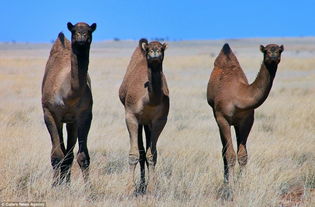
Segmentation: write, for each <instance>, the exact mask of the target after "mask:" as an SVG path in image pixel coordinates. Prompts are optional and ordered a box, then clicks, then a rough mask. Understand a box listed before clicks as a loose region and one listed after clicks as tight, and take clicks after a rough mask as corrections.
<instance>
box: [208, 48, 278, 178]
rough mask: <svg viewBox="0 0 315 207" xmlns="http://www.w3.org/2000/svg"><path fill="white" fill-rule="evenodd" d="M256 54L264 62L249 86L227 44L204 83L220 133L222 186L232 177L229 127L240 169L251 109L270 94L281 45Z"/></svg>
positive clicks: (252, 113)
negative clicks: (206, 85) (261, 56)
mask: <svg viewBox="0 0 315 207" xmlns="http://www.w3.org/2000/svg"><path fill="white" fill-rule="evenodd" d="M260 50H261V52H262V53H263V54H264V59H263V62H262V64H261V67H260V71H259V73H258V75H257V77H256V79H255V81H254V82H253V83H252V84H248V81H247V79H246V76H245V74H244V72H243V70H242V68H241V66H240V64H239V62H238V61H237V58H236V57H235V55H234V53H233V52H232V50H231V49H230V47H229V45H228V44H225V45H224V46H223V48H222V50H221V52H220V54H219V55H218V57H217V58H216V60H215V62H214V69H213V71H212V73H211V76H210V80H209V83H208V89H207V99H208V103H209V105H210V106H211V107H212V109H213V114H214V117H215V120H216V122H217V124H218V127H219V130H220V136H221V141H222V145H223V149H222V157H223V161H224V180H225V182H226V183H228V181H229V180H231V179H232V178H231V177H233V174H234V165H235V161H236V155H235V151H234V149H233V144H232V137H231V129H230V128H231V125H233V126H234V129H235V133H236V139H237V158H238V163H239V165H240V166H241V168H242V167H243V166H245V165H246V163H247V150H246V141H247V137H248V134H249V132H250V130H251V128H252V125H253V123H254V109H256V108H257V107H259V106H260V105H261V104H262V103H263V102H264V101H265V100H266V98H267V96H268V94H269V92H270V89H271V87H272V83H273V80H274V77H275V75H276V72H277V67H278V64H279V62H280V58H281V53H282V51H283V45H281V46H278V45H275V44H270V45H267V46H266V47H264V46H262V45H261V46H260Z"/></svg>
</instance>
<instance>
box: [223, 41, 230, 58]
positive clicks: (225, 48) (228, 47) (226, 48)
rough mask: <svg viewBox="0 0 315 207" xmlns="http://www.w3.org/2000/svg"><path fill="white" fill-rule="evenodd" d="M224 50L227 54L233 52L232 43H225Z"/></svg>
mask: <svg viewBox="0 0 315 207" xmlns="http://www.w3.org/2000/svg"><path fill="white" fill-rule="evenodd" d="M222 51H223V53H224V54H225V55H228V54H230V53H231V52H232V50H231V48H230V45H229V44H228V43H225V44H224V45H223V47H222Z"/></svg>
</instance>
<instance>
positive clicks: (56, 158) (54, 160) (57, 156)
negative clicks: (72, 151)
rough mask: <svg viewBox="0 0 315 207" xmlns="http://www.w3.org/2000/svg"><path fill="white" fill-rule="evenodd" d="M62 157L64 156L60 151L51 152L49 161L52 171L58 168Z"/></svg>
mask: <svg viewBox="0 0 315 207" xmlns="http://www.w3.org/2000/svg"><path fill="white" fill-rule="evenodd" d="M64 157H65V156H64V154H63V153H62V152H61V151H60V152H58V151H56V150H53V152H52V153H51V157H50V161H51V165H52V167H53V169H54V170H55V169H57V168H60V166H61V163H62V162H63V160H64Z"/></svg>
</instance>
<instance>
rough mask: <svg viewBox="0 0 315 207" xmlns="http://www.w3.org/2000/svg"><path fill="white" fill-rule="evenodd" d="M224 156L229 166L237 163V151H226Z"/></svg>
mask: <svg viewBox="0 0 315 207" xmlns="http://www.w3.org/2000/svg"><path fill="white" fill-rule="evenodd" d="M224 158H225V159H226V161H227V165H228V167H234V166H235V163H236V155H235V152H226V153H225V154H224Z"/></svg>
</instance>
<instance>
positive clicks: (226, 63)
mask: <svg viewBox="0 0 315 207" xmlns="http://www.w3.org/2000/svg"><path fill="white" fill-rule="evenodd" d="M214 66H216V67H220V68H222V69H226V68H231V67H235V66H236V67H239V66H240V64H239V62H238V60H237V58H236V56H235V54H234V53H233V51H232V49H231V47H230V45H229V44H228V43H225V44H224V45H223V47H222V49H221V51H220V53H219V55H218V57H217V58H216V59H215V61H214Z"/></svg>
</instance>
